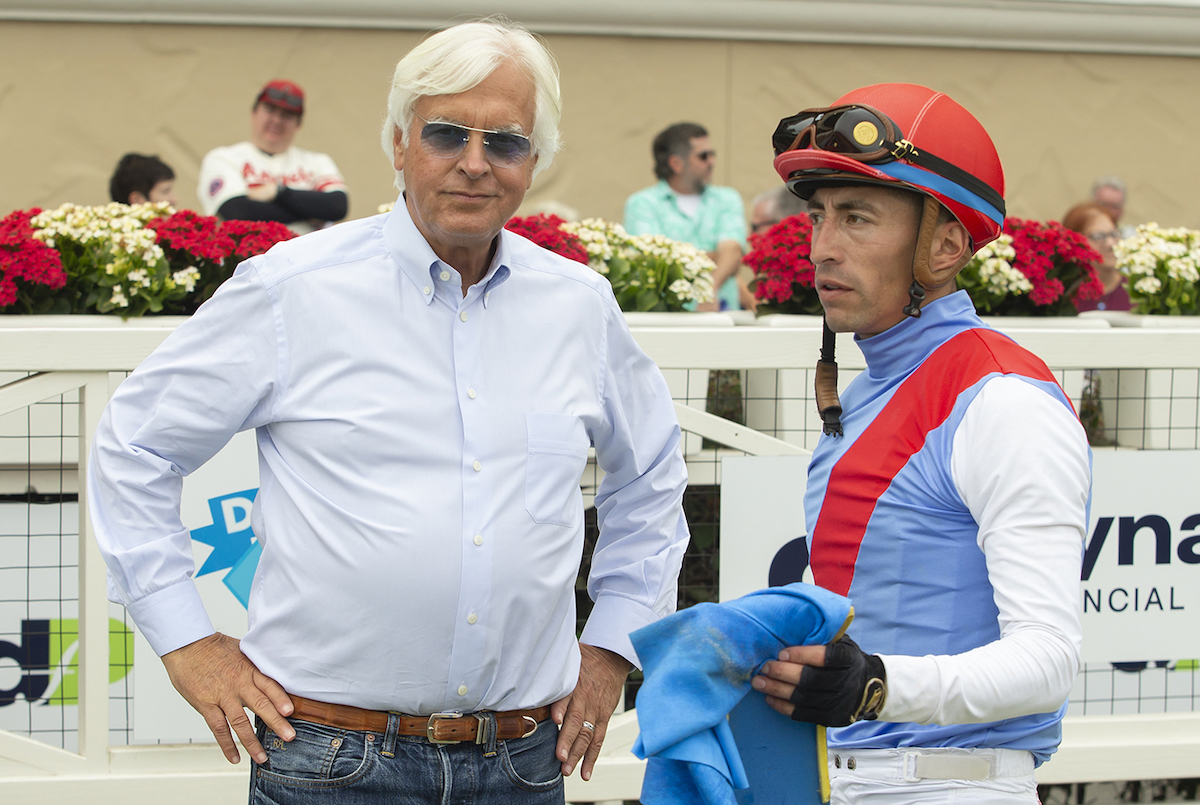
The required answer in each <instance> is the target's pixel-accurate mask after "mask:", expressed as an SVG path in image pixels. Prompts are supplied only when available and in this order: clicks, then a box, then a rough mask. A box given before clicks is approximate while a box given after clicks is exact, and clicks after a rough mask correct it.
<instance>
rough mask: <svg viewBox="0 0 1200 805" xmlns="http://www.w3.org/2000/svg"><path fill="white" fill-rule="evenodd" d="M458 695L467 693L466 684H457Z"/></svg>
mask: <svg viewBox="0 0 1200 805" xmlns="http://www.w3.org/2000/svg"><path fill="white" fill-rule="evenodd" d="M458 695H459V696H466V695H467V686H466V685H459V686H458Z"/></svg>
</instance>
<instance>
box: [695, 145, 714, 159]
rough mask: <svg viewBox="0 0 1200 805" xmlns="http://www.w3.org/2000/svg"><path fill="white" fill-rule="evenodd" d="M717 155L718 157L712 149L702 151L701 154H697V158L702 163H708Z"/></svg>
mask: <svg viewBox="0 0 1200 805" xmlns="http://www.w3.org/2000/svg"><path fill="white" fill-rule="evenodd" d="M716 155H717V152H716V151H714V150H712V149H711V148H710V149H708V150H707V151H701V152H700V153H698V154H696V158H697V159H699V160H700V161H701V162H708V161H709V160H710V159H712V158H714V157H715V156H716Z"/></svg>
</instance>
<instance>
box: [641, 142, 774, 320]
mask: <svg viewBox="0 0 1200 805" xmlns="http://www.w3.org/2000/svg"><path fill="white" fill-rule="evenodd" d="M651 152H652V153H653V155H654V175H655V176H657V177H658V183H657V184H655V185H653V186H651V187H647V188H645V189H644V190H639V191H638V192H636V193H634V194H633V195H632V196H630V197H629V198H628V199H627V200H626V201H625V228H626V229H627V230H628V231H629V234H631V235H663V236H665V237H668V238H672V239H673V240H678V241H683V242H684V243H690V244H692V245H693V246H695V247H696V248H697V249H700V250H702V251H705V252H708V256H709V257H711V258H712V260H713V262H714V263H716V264H717V267H716V269H715V270H714V271H713V277H712V280H713V288H714V289H715V290H716V294H717V298H716V300H714V301H713V302H710V303H707V304H703V305H701V306H700V309H702V310H703V309H711V310H718V309H729V310H739V309H741V308H747V309H750V310H753V309H754V306H755V299H754V295H753V294H751V293H750V289H749V288H748V287H746V283H745V281H743V280H740V279H739V278H738V276H737V271H738V266H740V265H741V262H742V255H743V254H745V251H746V234H747V233H746V210H745V208H744V207H743V205H742V197H741V196H740V195H738V192H737V191H736V190H734V189H733V188H732V187H717V186H715V185H713V184H711V181H712V174H713V165H714V164H715V160H716V157H717V152H716V151H714V150H713V147H712V142H711V141H710V140H709V139H708V131H706V130H705V128H704V127H703V126H701V125H698V124H696V123H676V124H674V125H672V126H668V127H667V128H665V129H663V130H662V131H660V132H659V133H658V135H657V136H656V137H655V138H654V143H653V144H652V145H651Z"/></svg>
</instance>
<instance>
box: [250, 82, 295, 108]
mask: <svg viewBox="0 0 1200 805" xmlns="http://www.w3.org/2000/svg"><path fill="white" fill-rule="evenodd" d="M259 100H260V101H262V100H269V101H274V102H275V103H277V104H283V105H284V106H286V107H290V108H289V109H287V110H286V111H291V110H293V109H302V108H304V99H303V98H301V97H300V96H299V95H293V94H292V93H290V92H284V91H283V90H281V89H276V88H275V87H267V88H266V89H265V90H263V93H262V95H260V96H259Z"/></svg>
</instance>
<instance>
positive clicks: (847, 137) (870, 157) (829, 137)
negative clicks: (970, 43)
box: [771, 104, 1004, 215]
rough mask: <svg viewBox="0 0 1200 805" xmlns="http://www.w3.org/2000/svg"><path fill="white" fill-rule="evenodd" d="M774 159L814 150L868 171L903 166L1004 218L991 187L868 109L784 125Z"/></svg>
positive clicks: (814, 114) (836, 110) (802, 115)
mask: <svg viewBox="0 0 1200 805" xmlns="http://www.w3.org/2000/svg"><path fill="white" fill-rule="evenodd" d="M771 145H772V146H773V147H774V148H775V156H779V155H780V154H782V153H784V152H786V151H794V150H804V149H812V150H814V151H828V152H830V153H835V154H841V155H842V156H845V157H849V158H850V159H853V160H854V161H856V162H862V163H865V164H868V165H872V164H881V163H885V162H895V161H897V160H904V161H905V162H910V163H912V164H913V165H918V166H920V167H922V168H925V169H926V170H929V171H933V172H934V173H936V174H938V175H939V176H943V177H945V178H947V179H949V180H950V181H952V182H954V183H955V184H957V185H959V186H960V187H965V188H966V189H968V190H970V191H971V192H972V193H974V194H975V195H977V196H979V197H980V198H981V199H983V200H984V201H986V202H987V203H989V204H991V205H992V206H993V207H995V208H996V209H997V210H999V211H1000V213H1001V215H1003V212H1004V199H1003V198H1002V197H1001V196H1000V194H999V193H997V192H996V191H995V190H994V189H992V188H991V187H990V186H988V185H987V184H986V183H984V182H981V181H980V180H979V179H976V178H975V177H974V176H972V175H971V174H969V173H967V172H966V171H964V170H962V169H961V168H959V167H958V166H956V165H953V164H951V163H949V162H947V161H946V160H944V159H942V158H941V157H938V156H935V155H934V154H931V153H929V151H927V150H924V149H920V150H918V149H917V147H916V146H914V145H913V144H912V143H910V142H909V141H908V140H906V139H904V132H903V131H901V130H900V127H899V126H897V125H896V124H895V122H893V121H892V119H891V118H890V117H888V116H887V115H885V114H884V113H883V112H880V111H879V110H878V109H875V108H872V107H870V106H865V105H863V104H850V105H847V106H831V107H828V108H825V109H805V110H804V111H802V112H798V113H797V114H794V115H792V116H791V117H785V118H784V119H783V120H780V121H779V126H778V127H776V129H775V133H774V134H773V135H772V136H771Z"/></svg>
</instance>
